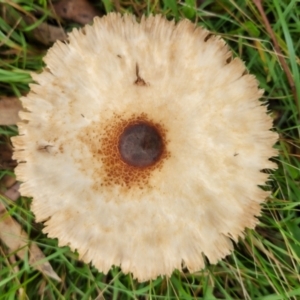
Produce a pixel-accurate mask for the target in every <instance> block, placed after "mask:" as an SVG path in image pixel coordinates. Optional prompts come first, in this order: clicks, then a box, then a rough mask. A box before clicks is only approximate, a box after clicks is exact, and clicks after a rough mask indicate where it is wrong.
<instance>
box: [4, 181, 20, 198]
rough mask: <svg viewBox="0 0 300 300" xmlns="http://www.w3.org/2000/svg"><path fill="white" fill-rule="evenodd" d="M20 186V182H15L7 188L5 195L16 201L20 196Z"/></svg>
mask: <svg viewBox="0 0 300 300" xmlns="http://www.w3.org/2000/svg"><path fill="white" fill-rule="evenodd" d="M19 188H20V182H15V183H14V184H13V185H11V186H10V188H9V189H7V190H6V191H5V192H4V196H6V197H7V198H9V199H10V200H12V201H16V200H17V199H18V198H19V197H20V192H19Z"/></svg>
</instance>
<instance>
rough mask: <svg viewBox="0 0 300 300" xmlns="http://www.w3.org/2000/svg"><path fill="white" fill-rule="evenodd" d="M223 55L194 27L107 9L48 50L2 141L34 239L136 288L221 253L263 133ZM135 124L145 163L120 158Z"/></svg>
mask: <svg viewBox="0 0 300 300" xmlns="http://www.w3.org/2000/svg"><path fill="white" fill-rule="evenodd" d="M231 55H232V54H231V52H230V51H229V49H228V47H227V46H226V44H225V42H224V41H223V40H222V39H220V38H219V37H216V36H213V35H211V34H210V33H209V32H208V31H207V30H205V29H203V28H199V27H195V25H194V24H192V23H191V22H189V21H187V20H183V21H181V22H179V23H178V24H177V25H175V24H174V22H170V21H167V20H166V19H164V18H163V17H162V16H151V17H148V18H142V20H141V22H140V23H138V22H137V21H136V20H135V19H134V17H132V16H128V15H126V16H123V17H122V16H120V15H118V14H114V13H112V14H109V15H107V16H105V17H103V18H101V19H100V18H96V19H95V22H94V25H93V26H86V27H84V29H82V30H77V29H75V30H74V31H73V32H72V33H71V34H70V36H69V43H62V42H57V43H56V44H55V45H54V46H53V47H52V48H51V49H50V50H49V52H48V54H47V56H46V57H45V63H46V65H47V67H46V68H45V69H44V71H43V72H42V73H41V74H35V75H33V79H34V81H35V82H36V83H35V84H32V85H31V92H30V93H29V94H28V95H27V97H23V98H21V100H22V103H23V106H24V107H25V108H26V109H27V111H26V112H22V113H21V114H20V116H21V118H22V120H23V121H24V122H22V123H20V124H19V130H20V136H19V137H16V138H14V146H15V148H16V152H15V154H14V156H15V158H16V159H17V160H18V161H19V166H18V167H17V169H16V174H17V176H18V178H19V180H21V181H23V184H22V187H21V193H22V194H23V195H26V196H31V197H33V203H32V210H33V212H34V214H35V215H36V219H37V221H38V222H45V228H44V232H46V233H48V235H49V237H53V238H58V240H59V244H60V245H61V246H63V245H69V246H70V247H71V249H77V251H78V253H79V255H80V258H81V259H82V260H84V261H85V262H92V263H93V264H94V265H95V266H96V267H97V268H98V269H99V270H100V271H102V272H105V273H106V272H108V271H109V269H110V268H111V266H112V265H116V266H120V267H121V269H122V271H123V272H124V273H127V272H132V273H133V275H134V276H135V277H136V278H137V279H138V280H140V281H144V280H149V279H152V278H155V277H157V276H158V275H170V274H171V273H172V272H173V270H174V269H179V270H181V269H182V267H183V266H186V267H187V268H188V269H189V271H191V272H194V271H198V270H200V269H202V268H203V267H204V260H203V257H204V256H203V254H204V255H205V256H206V257H207V258H208V259H209V261H210V262H211V263H216V262H217V261H218V260H220V259H222V258H224V257H225V256H226V255H228V254H229V253H230V252H231V251H232V248H233V247H232V242H231V239H233V240H235V241H236V240H237V239H238V238H239V237H241V236H243V233H244V230H245V228H246V227H248V228H254V227H255V225H256V224H257V222H258V220H257V218H256V216H258V215H259V214H260V209H261V207H260V204H261V203H262V202H263V201H264V200H265V198H266V197H267V196H268V195H269V192H266V191H263V190H262V189H261V188H260V187H259V185H264V184H265V182H266V180H267V179H268V175H267V174H266V173H263V172H261V170H262V169H272V168H275V167H276V166H275V165H274V164H273V163H272V162H271V161H270V160H269V158H270V157H272V156H275V155H276V151H275V150H274V149H273V148H272V146H273V144H274V143H275V142H276V139H277V135H276V134H275V133H274V132H271V131H270V128H271V127H272V120H271V118H270V117H269V116H268V115H267V113H266V112H267V110H266V107H265V106H264V105H262V103H261V102H260V101H259V98H260V97H261V95H262V93H263V92H262V90H260V89H259V88H258V83H257V81H256V79H255V78H254V76H252V75H249V74H247V72H246V69H245V65H244V64H243V62H242V61H241V60H240V59H238V58H235V59H230V58H231ZM135 126H137V127H138V128H139V129H138V130H140V131H139V133H137V132H135V131H134V130H136V127H135ZM139 126H140V127H139ZM128 128H131V129H128ZM132 128H133V129H132ZM144 128H150V129H151V128H152V129H153V130H154V131H155V132H156V134H157V136H158V139H159V141H158V142H157V141H156V142H157V143H158V144H159V145H158V146H157V145H156V146H155V145H154V146H153V145H152V146H153V147H154V148H155V147H156V148H157V149H158V150H157V149H156V150H157V152H155V151H156V150H155V149H154V148H153V147H152V146H151V145H150V146H149V145H148V144H147V143H148V142H147V143H146V142H145V144H147V146H145V148H143V149H146V148H147V147H148V146H149V148H151V147H152V148H153V149H154V150H153V149H152V148H151V149H152V150H153V151H154V152H155V153H154V154H153V153H152V152H151V153H150V154H149V153H148V154H147V153H146V152H145V153H146V154H145V153H144V152H143V151H142V150H143V149H142V150H141V151H142V152H143V153H142V154H141V153H138V155H141V157H142V158H141V159H142V160H143V155H148V156H149V155H150V156H151V155H152V156H151V157H152V161H150V162H149V161H148V162H144V163H141V164H139V158H136V157H135V156H134V155H135V154H132V153H131V152H130V151H131V150H132V147H133V148H134V147H135V146H136V145H133V146H132V144H134V143H135V142H134V141H135V139H137V140H138V139H142V140H143V139H145V140H143V143H144V141H146V137H149V136H150V135H151V134H148V133H147V132H146V131H144ZM152 129H151V130H152ZM130 130H133V131H130ZM124 135H125V139H126V138H127V136H130V137H129V139H128V140H127V142H126V143H127V144H124V145H125V146H124V147H125V148H126V149H125V148H124V149H125V150H124V152H122V151H123V150H122V149H123V148H122V145H123V144H122V143H123V142H121V137H122V136H123V137H124ZM126 135H127V136H126ZM141 136H142V137H141ZM149 139H150V142H151V143H152V142H153V138H152V137H150V138H149ZM154 140H155V139H154ZM139 141H140V140H139ZM147 141H148V140H147ZM150 142H149V143H150ZM137 143H138V142H137ZM143 143H141V144H140V145H139V146H140V147H144V146H143V145H144V144H143ZM151 143H150V144H151ZM153 143H154V144H155V141H154V142H153ZM157 143H156V144H157ZM141 145H142V146H141ZM146 150H147V149H146ZM146 150H145V151H146ZM152 150H151V151H152ZM126 151H127V152H126ZM137 151H138V150H137ZM147 151H148V150H147ZM125 152H126V153H127V154H128V152H129V154H128V155H129V156H126V155H127V154H126V153H125ZM131 154H132V157H131V156H130V155H131ZM125 156H126V157H125ZM148 156H147V157H148ZM136 159H137V164H136V165H132V164H131V162H132V161H135V160H136Z"/></svg>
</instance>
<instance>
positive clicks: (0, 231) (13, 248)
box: [0, 203, 61, 282]
mask: <svg viewBox="0 0 300 300" xmlns="http://www.w3.org/2000/svg"><path fill="white" fill-rule="evenodd" d="M0 239H1V240H2V242H3V243H4V244H5V245H6V246H7V247H8V248H9V250H10V252H14V253H15V254H16V255H17V256H18V257H19V258H20V259H24V257H26V255H27V251H28V253H29V264H30V265H31V266H32V267H33V268H35V269H36V270H39V271H40V272H42V273H43V274H44V275H45V276H48V277H51V278H53V279H55V280H57V281H59V282H60V281H61V279H60V278H59V277H58V275H57V274H56V273H55V272H54V270H53V269H52V267H51V265H50V263H49V262H48V261H44V260H45V256H44V254H43V252H42V251H41V250H40V249H39V247H38V246H37V245H36V244H35V243H33V242H30V241H29V239H28V236H27V234H26V233H25V232H24V231H23V230H22V228H21V226H20V224H19V223H18V222H17V221H15V220H14V219H13V218H12V217H11V216H10V215H9V213H8V211H7V210H6V208H5V207H4V205H3V204H2V203H0ZM42 260H43V261H42ZM41 261H42V262H41Z"/></svg>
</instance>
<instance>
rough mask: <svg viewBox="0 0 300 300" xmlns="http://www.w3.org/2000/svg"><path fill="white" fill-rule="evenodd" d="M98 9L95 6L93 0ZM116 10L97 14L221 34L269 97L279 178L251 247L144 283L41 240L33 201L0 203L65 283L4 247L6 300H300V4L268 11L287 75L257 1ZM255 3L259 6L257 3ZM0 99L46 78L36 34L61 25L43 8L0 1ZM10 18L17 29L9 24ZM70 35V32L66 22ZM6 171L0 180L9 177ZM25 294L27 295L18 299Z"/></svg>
mask: <svg viewBox="0 0 300 300" xmlns="http://www.w3.org/2000/svg"><path fill="white" fill-rule="evenodd" d="M95 2H96V1H95ZM195 2H196V1H194V0H186V1H180V2H177V1H175V0H164V1H149V2H146V1H145V2H144V1H137V0H129V1H122V0H121V1H114V2H113V1H110V0H105V1H103V3H102V4H101V3H100V1H99V4H98V7H99V10H100V11H101V12H102V13H106V12H109V11H115V10H119V11H121V12H132V13H135V14H136V15H138V16H140V15H141V14H143V13H145V14H149V13H154V14H157V13H161V14H163V15H166V16H167V18H169V19H172V18H175V19H176V20H180V19H182V18H184V17H186V18H189V19H191V20H192V21H195V22H197V23H198V24H199V25H202V26H204V27H206V28H208V29H209V30H210V31H212V32H214V33H217V34H218V35H221V36H222V37H223V38H224V39H225V40H226V41H227V42H228V44H229V45H230V46H231V47H232V49H233V51H234V53H235V55H238V56H240V57H241V58H242V59H243V61H245V62H246V64H247V67H248V68H249V70H250V72H251V73H252V74H254V75H255V76H256V77H257V78H258V80H259V82H260V86H261V87H262V88H263V89H265V94H264V100H266V101H268V105H269V108H270V110H271V111H272V116H273V118H274V124H275V128H276V130H277V131H278V133H279V136H280V138H279V141H278V143H277V145H276V147H277V148H278V149H279V157H277V158H275V161H276V162H277V164H278V169H277V170H276V171H275V172H274V174H272V179H273V181H272V183H271V188H272V191H273V194H272V197H270V199H268V201H267V203H266V204H265V205H264V206H263V213H262V217H261V218H260V224H259V225H258V226H257V228H256V230H255V231H253V230H247V231H246V238H245V240H243V241H242V240H241V241H240V242H239V243H238V244H237V245H235V251H234V253H233V254H232V255H230V256H228V257H227V258H226V259H225V260H223V261H220V262H219V263H218V264H217V265H208V266H207V267H206V268H205V270H202V271H200V272H198V273H196V274H188V273H186V274H183V273H179V272H175V273H174V274H173V276H172V277H171V278H169V279H165V278H158V279H156V280H153V281H151V282H146V283H138V282H136V281H135V280H133V279H132V277H131V276H130V275H128V276H126V275H124V274H122V273H121V272H120V270H119V269H118V268H113V269H112V270H111V271H110V273H109V274H108V275H103V274H101V273H99V272H97V270H95V269H94V268H93V267H91V266H90V265H87V264H83V263H81V262H78V261H77V256H76V254H74V253H72V252H71V251H69V249H68V248H67V247H63V248H60V247H58V246H57V241H56V240H52V239H48V238H47V237H46V236H45V235H44V234H43V233H42V232H41V225H40V224H36V223H35V222H34V218H33V215H32V213H31V212H30V199H27V198H22V197H21V198H20V199H19V200H18V201H17V202H16V203H14V202H9V201H7V199H6V198H5V197H2V196H0V197H1V198H0V201H2V202H3V203H5V205H6V207H7V209H8V212H9V214H10V215H12V216H13V217H14V218H15V219H16V220H17V221H18V222H19V223H20V224H21V225H22V227H23V228H24V230H25V231H26V232H27V233H28V235H29V236H30V239H31V240H32V241H35V242H36V243H37V244H38V245H39V247H40V248H41V249H42V251H43V252H44V254H45V256H46V259H47V260H49V261H50V263H51V265H52V267H53V269H54V270H55V272H56V273H57V274H58V275H59V276H60V277H61V278H62V283H57V282H56V281H55V280H52V279H50V278H49V277H47V276H43V275H42V274H41V273H40V272H38V271H35V270H34V269H32V268H31V267H30V265H29V262H28V259H26V257H25V259H24V260H13V259H12V257H13V255H8V254H7V252H6V251H5V246H4V245H3V244H0V251H1V253H0V299H99V300H100V299H113V300H115V299H203V300H214V299H252V300H254V299H257V300H283V299H295V300H296V299H300V282H299V279H300V275H299V273H300V272H299V271H300V270H299V269H300V267H299V265H300V213H299V207H300V188H299V181H300V144H299V132H300V126H299V107H300V100H299V99H300V78H299V76H300V75H299V74H300V72H299V63H300V59H299V56H297V53H298V55H299V53H300V40H299V32H300V23H299V21H298V20H299V19H300V5H299V1H295V0H294V1H293V0H292V1H290V0H283V1H277V0H275V1H273V0H265V1H263V9H264V12H265V14H266V17H267V19H268V22H269V23H270V25H271V28H272V30H273V32H274V36H275V38H276V41H277V43H278V46H279V49H280V51H281V52H282V57H283V58H284V61H285V63H286V67H287V69H288V71H289V72H290V74H291V76H292V84H293V85H294V87H293V85H292V84H291V82H290V81H289V79H288V76H287V73H286V69H285V68H284V67H283V65H282V64H280V60H279V56H278V54H277V53H276V52H275V48H274V41H272V39H271V35H270V32H268V28H267V26H266V23H265V22H264V19H263V17H262V14H261V12H259V10H258V8H257V6H256V5H255V3H254V1H250V0H247V1H240V0H235V1H234V0H231V1H229V0H228V1H212V0H207V1H198V2H199V3H202V4H200V5H199V6H198V7H197V8H196V3H195ZM256 2H257V1H256ZM0 5H1V10H2V15H1V17H0V58H1V59H0V94H1V95H8V96H18V97H19V96H20V95H22V94H24V93H26V92H27V91H28V89H29V87H28V83H30V82H31V78H30V72H31V71H39V70H41V68H42V66H43V63H42V57H43V55H44V54H45V52H46V50H47V47H46V46H43V45H41V44H39V43H38V42H37V41H35V40H34V39H33V38H32V36H31V33H32V31H33V30H34V29H35V28H36V27H37V26H38V25H39V24H40V23H41V22H48V23H49V24H53V23H55V22H56V19H55V16H54V14H53V12H51V11H49V10H48V8H47V1H43V0H40V1H19V0H18V1H17V0H16V1H3V0H2V1H0ZM36 12H38V14H37V15H38V16H39V17H38V18H37V21H36V22H34V23H33V24H26V22H22V19H21V18H20V17H21V16H22V14H27V15H31V14H36ZM11 15H14V16H15V18H14V21H12V22H8V21H7V20H8V18H9V16H11ZM62 25H63V26H65V27H66V28H68V29H70V28H71V27H72V24H70V23H65V24H64V23H63V24H62ZM16 134H17V128H16V127H15V126H2V127H0V135H1V136H2V137H4V139H3V140H5V141H6V142H7V141H8V138H10V137H11V136H13V135H16ZM6 172H7V171H6V170H0V178H2V177H3V175H4V174H6ZM22 291H23V292H22Z"/></svg>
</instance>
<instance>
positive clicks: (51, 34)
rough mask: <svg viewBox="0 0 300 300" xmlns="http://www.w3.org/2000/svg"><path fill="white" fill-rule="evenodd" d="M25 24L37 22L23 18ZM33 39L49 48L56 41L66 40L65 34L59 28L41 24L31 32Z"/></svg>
mask: <svg viewBox="0 0 300 300" xmlns="http://www.w3.org/2000/svg"><path fill="white" fill-rule="evenodd" d="M24 20H25V21H26V23H27V24H29V25H31V24H34V23H35V22H36V21H37V20H36V19H34V18H32V17H27V16H25V17H24ZM31 35H32V36H33V38H34V39H35V40H37V41H39V42H40V43H42V44H43V45H46V46H50V45H52V44H53V43H54V42H56V41H57V40H59V41H64V40H66V39H67V34H66V32H65V31H64V30H63V29H62V28H61V27H57V26H54V25H49V24H47V23H42V24H40V25H39V26H37V27H36V28H35V29H33V30H32V31H31Z"/></svg>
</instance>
